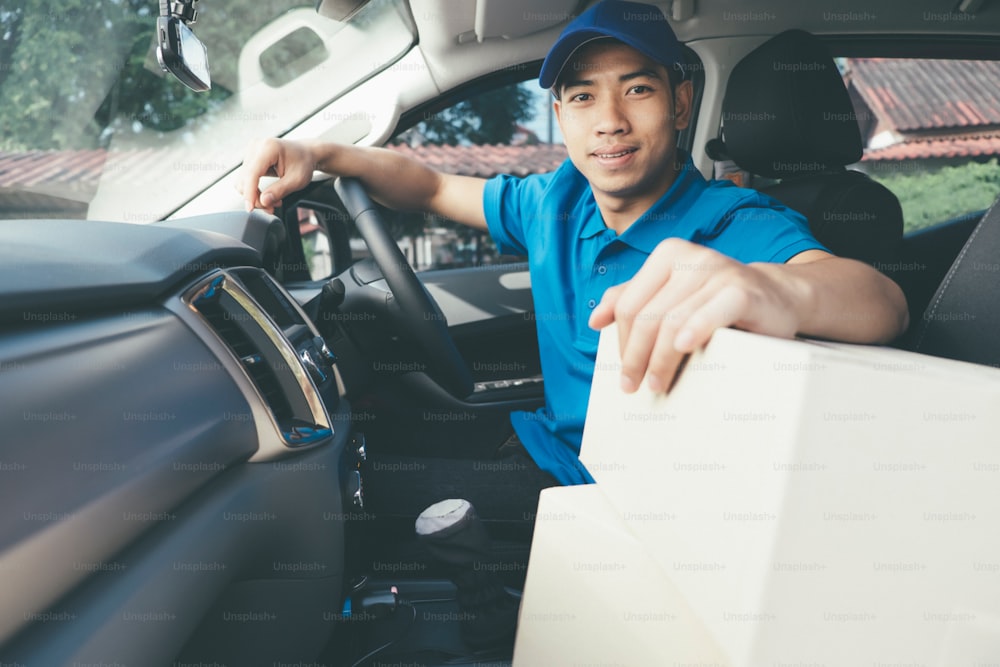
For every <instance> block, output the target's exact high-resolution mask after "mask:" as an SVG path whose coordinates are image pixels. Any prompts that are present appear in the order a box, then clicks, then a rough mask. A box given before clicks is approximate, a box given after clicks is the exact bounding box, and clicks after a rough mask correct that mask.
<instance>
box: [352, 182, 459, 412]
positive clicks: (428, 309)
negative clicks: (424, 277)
mask: <svg viewBox="0 0 1000 667" xmlns="http://www.w3.org/2000/svg"><path fill="white" fill-rule="evenodd" d="M334 189H335V190H336V191H337V194H338V195H339V196H340V200H341V202H343V204H344V208H346V209H347V214H348V215H350V216H351V219H352V220H353V221H354V224H355V226H356V227H357V228H358V233H360V234H361V238H363V239H364V241H365V243H366V244H367V245H368V250H369V252H371V255H372V259H373V260H375V264H377V265H378V268H379V270H380V271H381V272H382V277H384V278H385V281H386V283H387V284H388V285H389V290H390V291H391V292H392V296H393V299H394V300H395V302H396V306H397V307H398V308H399V310H400V312H401V313H402V315H403V317H404V319H405V321H406V323H407V325H408V327H409V328H408V331H407V333H408V335H409V336H410V337H412V338H413V339H415V340H416V342H417V345H418V346H419V347H420V348H421V350H422V351H423V352H424V354H426V355H427V365H428V375H431V376H432V377H433V378H434V379H435V380H437V381H438V382H439V383H440V384H441V385H442V386H443V387H444V388H445V389H446V390H448V392H449V393H451V394H452V395H453V396H456V397H459V398H463V397H465V396H468V395H469V394H471V393H472V386H473V382H472V375H471V374H470V373H469V368H468V366H466V364H465V360H464V359H462V355H461V354H459V352H458V348H457V347H455V341H454V340H452V337H451V334H449V333H448V324H447V322H446V321H445V317H444V314H443V313H442V312H441V309H440V308H439V307H438V305H437V302H436V301H434V297H432V296H431V295H430V293H429V292H428V291H427V289H426V288H425V287H424V285H423V283H421V282H420V279H419V278H417V276H416V274H414V273H413V269H412V268H411V267H410V263H409V262H408V261H407V260H406V257H405V256H404V255H403V252H402V251H401V250H400V249H399V245H397V244H396V241H395V240H394V239H393V238H392V235H391V234H390V233H389V229H388V227H386V224H385V221H384V220H383V219H382V215H381V214H380V213H379V211H378V209H377V208H376V207H375V204H374V202H372V200H371V197H369V196H368V193H367V192H366V191H365V188H364V186H363V185H361V182H360V181H359V180H357V179H356V178H338V179H337V180H336V181H335V182H334Z"/></svg>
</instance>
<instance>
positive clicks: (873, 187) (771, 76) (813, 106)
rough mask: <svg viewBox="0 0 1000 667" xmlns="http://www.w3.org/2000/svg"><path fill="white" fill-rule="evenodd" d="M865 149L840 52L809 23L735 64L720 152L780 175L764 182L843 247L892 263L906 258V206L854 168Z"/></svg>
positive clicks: (838, 250)
mask: <svg viewBox="0 0 1000 667" xmlns="http://www.w3.org/2000/svg"><path fill="white" fill-rule="evenodd" d="M863 150H864V147H863V145H862V142H861V132H860V130H859V129H858V123H857V119H856V117H855V114H854V108H853V106H852V105H851V101H850V98H849V96H848V93H847V89H846V87H845V86H844V82H843V80H842V78H841V76H840V73H839V71H838V70H837V66H836V64H835V63H834V61H833V58H831V57H830V54H829V52H828V51H827V50H826V47H825V46H824V45H823V43H822V42H821V41H820V40H819V39H818V38H817V37H815V36H814V35H811V34H810V33H807V32H804V31H802V30H788V31H786V32H783V33H781V34H779V35H776V36H775V37H772V38H771V39H769V40H768V41H766V42H764V43H763V44H762V45H761V46H759V47H757V48H756V49H754V50H753V51H752V52H750V53H749V54H747V56H746V57H744V58H743V60H741V61H740V62H739V64H737V65H736V67H734V68H733V71H732V74H731V75H730V77H729V82H728V84H727V87H726V94H725V97H724V98H723V102H722V131H721V136H720V137H719V138H718V139H713V140H712V141H710V142H709V143H708V145H707V146H706V152H707V153H708V155H709V157H711V158H712V159H714V160H727V159H728V160H732V161H733V162H734V163H735V164H736V165H737V166H739V167H740V168H741V169H743V170H746V171H748V172H750V173H751V174H754V175H756V176H762V177H766V178H769V179H779V182H778V183H776V184H773V185H768V186H766V187H759V188H758V190H759V191H760V192H763V193H765V194H768V195H770V196H772V197H774V198H775V199H777V200H778V201H780V202H782V203H783V204H785V205H786V206H788V207H790V208H792V209H794V210H796V211H798V212H800V213H802V214H803V215H804V216H805V217H806V219H807V220H808V221H809V225H810V228H811V229H812V232H813V234H814V235H815V236H816V238H817V239H818V240H819V241H820V242H821V243H823V244H824V245H825V246H826V247H827V248H829V249H830V251H831V252H833V253H834V254H835V255H840V256H842V257H850V258H853V259H858V260H861V261H864V262H867V263H868V264H872V265H873V266H875V268H884V267H886V266H888V265H890V264H892V263H893V262H895V261H897V260H898V255H899V251H900V245H901V241H902V237H903V213H902V210H901V208H900V206H899V201H898V200H897V199H896V196H895V195H893V194H892V192H890V191H889V190H888V189H886V188H885V187H883V186H882V185H880V184H879V183H877V182H875V181H873V180H872V179H870V178H869V177H868V176H867V175H865V174H863V173H861V172H857V171H852V170H848V169H846V168H845V166H846V165H848V164H852V163H855V162H857V161H858V160H860V159H861V155H862V152H863Z"/></svg>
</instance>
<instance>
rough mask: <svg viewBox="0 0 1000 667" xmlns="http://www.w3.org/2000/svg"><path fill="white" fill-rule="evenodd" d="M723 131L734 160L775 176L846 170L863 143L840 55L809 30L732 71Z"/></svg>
mask: <svg viewBox="0 0 1000 667" xmlns="http://www.w3.org/2000/svg"><path fill="white" fill-rule="evenodd" d="M722 132H723V141H724V143H725V153H726V154H727V155H728V156H729V158H730V159H732V160H733V161H734V162H735V163H736V164H738V165H739V166H740V167H742V168H743V169H746V170H747V171H749V172H751V173H754V174H758V175H761V176H768V177H771V178H786V177H788V176H798V175H803V174H812V173H817V172H822V171H828V170H831V169H841V168H843V167H844V166H845V165H848V164H851V163H853V162H857V161H858V160H860V159H861V154H862V152H863V148H864V147H863V145H862V143H861V132H860V130H859V129H858V123H857V118H856V116H855V113H854V107H853V106H852V105H851V100H850V97H849V96H848V94H847V88H846V87H845V86H844V82H843V79H841V76H840V72H839V71H838V70H837V66H836V64H835V63H834V62H833V58H831V57H830V53H829V52H828V51H827V49H826V47H825V46H824V45H823V43H822V42H821V41H820V40H819V39H818V38H817V37H815V36H814V35H811V34H809V33H807V32H805V31H802V30H788V31H786V32H783V33H781V34H779V35H776V36H774V37H772V38H771V39H769V40H768V41H766V42H764V43H763V44H761V45H760V46H759V47H757V48H756V49H754V50H753V51H751V52H750V53H749V54H747V56H746V57H745V58H743V60H741V61H740V62H739V64H737V65H736V67H734V68H733V71H732V74H730V76H729V83H728V85H727V87H726V95H725V97H724V98H723V101H722Z"/></svg>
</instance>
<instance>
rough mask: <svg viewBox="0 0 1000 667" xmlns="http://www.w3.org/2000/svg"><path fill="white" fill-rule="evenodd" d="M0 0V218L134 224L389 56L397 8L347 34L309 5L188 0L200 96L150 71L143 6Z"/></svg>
mask: <svg viewBox="0 0 1000 667" xmlns="http://www.w3.org/2000/svg"><path fill="white" fill-rule="evenodd" d="M13 4H14V3H12V2H8V1H6V0H5V1H4V2H0V218H7V219H9V218H91V219H108V220H124V221H127V222H146V221H152V220H158V219H161V218H164V217H165V216H167V215H169V214H170V213H171V212H173V211H174V210H176V209H177V208H178V207H180V206H182V205H183V204H184V203H186V202H187V201H189V200H190V199H191V198H193V197H194V196H196V195H197V194H198V193H199V192H201V191H203V190H204V189H205V188H207V187H208V186H209V185H211V184H212V183H214V182H215V181H217V180H218V179H219V178H221V177H222V176H224V175H225V174H227V173H228V172H230V171H232V170H233V169H234V168H235V167H236V166H237V165H238V164H239V163H240V161H241V159H242V156H243V153H244V150H245V149H246V146H247V143H248V142H249V141H250V140H251V139H253V138H255V137H263V136H277V135H281V134H283V133H285V132H287V131H288V130H290V129H291V128H293V127H295V126H296V125H297V124H298V123H300V122H301V121H302V120H303V119H305V118H307V117H309V116H311V115H313V114H314V113H315V112H316V111H317V110H318V109H320V108H322V107H323V106H324V105H325V104H327V103H328V102H329V101H330V100H331V99H333V98H335V97H336V96H337V95H339V94H340V93H342V92H343V91H345V90H347V89H349V88H351V87H352V86H354V85H355V84H357V83H358V82H359V81H361V80H363V79H365V78H367V77H369V76H371V75H372V74H373V73H374V72H375V71H378V70H379V69H381V68H383V67H386V66H388V65H390V64H391V63H392V62H393V61H395V60H396V59H398V58H399V57H400V56H401V55H402V54H403V53H405V52H406V50H407V49H408V48H409V47H410V45H411V44H412V42H413V35H412V31H411V30H410V28H409V22H408V21H407V20H406V19H405V18H404V16H405V15H404V14H403V10H402V8H401V3H400V2H399V0H375V1H374V2H371V3H370V4H369V5H368V6H366V7H365V8H364V9H363V10H362V11H361V12H359V13H358V14H357V15H356V16H355V17H354V18H353V19H352V20H351V21H350V22H349V23H339V22H336V21H333V20H330V19H327V18H324V17H322V16H320V15H318V14H317V13H316V11H315V9H314V7H315V2H314V0H306V1H303V0H202V1H201V2H199V4H198V10H199V15H198V21H197V23H195V24H194V25H193V26H192V28H193V29H194V31H195V33H196V34H197V36H198V37H199V38H200V39H201V41H202V42H204V43H205V45H206V46H207V47H208V57H209V64H210V68H211V78H212V89H211V90H210V91H208V92H205V93H195V92H192V91H190V90H188V89H187V88H186V87H184V85H183V84H181V83H180V82H179V81H177V80H175V79H174V78H173V77H171V76H169V75H164V73H163V72H162V71H161V70H160V67H159V65H158V64H157V60H156V54H155V41H154V33H155V29H156V18H157V15H158V11H159V7H158V3H157V2H156V1H155V0H91V1H88V2H65V3H53V2H51V0H18V2H17V3H16V4H17V6H16V7H14V6H8V5H13Z"/></svg>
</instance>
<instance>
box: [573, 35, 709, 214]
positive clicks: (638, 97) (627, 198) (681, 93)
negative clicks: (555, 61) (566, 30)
mask: <svg viewBox="0 0 1000 667" xmlns="http://www.w3.org/2000/svg"><path fill="white" fill-rule="evenodd" d="M690 90H691V84H690V83H687V82H685V83H682V84H680V85H679V86H678V87H677V90H676V97H677V99H676V100H675V99H674V95H672V94H671V92H670V81H669V75H668V72H667V70H666V68H664V67H663V66H662V65H660V64H658V63H656V62H654V61H652V60H650V59H649V58H647V57H646V56H644V55H643V54H641V53H639V52H638V51H636V50H635V49H633V48H632V47H630V46H626V45H625V44H622V43H621V42H617V41H614V40H610V39H604V40H598V41H595V42H592V43H590V44H587V45H585V46H583V47H581V48H580V49H579V50H578V51H577V53H576V54H575V55H574V56H573V58H572V59H571V60H570V61H569V62H568V63H566V67H565V69H564V70H563V73H562V75H561V76H560V79H559V84H558V88H557V91H558V93H559V98H558V99H557V100H556V101H555V102H554V107H555V113H556V117H557V118H558V120H559V127H560V128H561V129H562V133H563V137H564V138H565V141H566V147H567V149H568V151H569V157H570V159H571V160H572V161H573V164H574V165H576V168H577V169H579V170H580V172H581V173H582V174H583V175H584V176H585V177H586V178H587V180H588V181H589V182H590V185H591V188H592V189H593V191H594V196H595V198H596V199H597V201H598V204H600V205H601V206H602V208H604V207H605V206H610V207H611V208H613V209H615V210H625V209H630V208H633V207H636V208H638V209H641V210H645V209H646V208H648V207H649V206H650V205H652V204H653V202H655V201H656V200H657V199H658V198H659V197H660V196H661V195H662V194H663V193H664V192H666V191H667V189H668V188H669V187H670V185H671V184H672V183H673V181H674V178H675V176H676V168H675V166H674V161H675V153H676V149H677V146H676V141H675V132H676V130H679V129H682V128H684V127H687V124H688V118H689V115H690V107H691V94H690ZM640 212H641V211H640Z"/></svg>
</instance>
